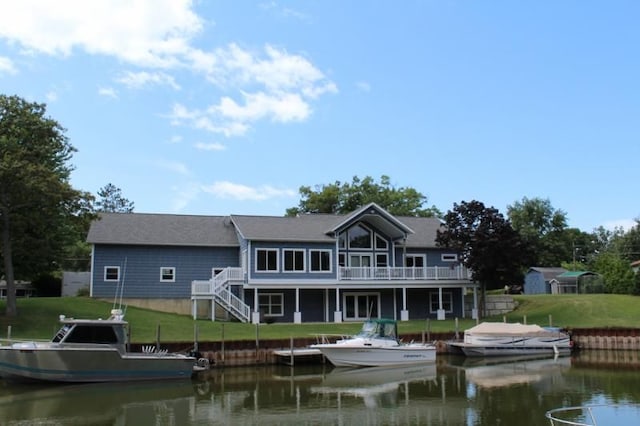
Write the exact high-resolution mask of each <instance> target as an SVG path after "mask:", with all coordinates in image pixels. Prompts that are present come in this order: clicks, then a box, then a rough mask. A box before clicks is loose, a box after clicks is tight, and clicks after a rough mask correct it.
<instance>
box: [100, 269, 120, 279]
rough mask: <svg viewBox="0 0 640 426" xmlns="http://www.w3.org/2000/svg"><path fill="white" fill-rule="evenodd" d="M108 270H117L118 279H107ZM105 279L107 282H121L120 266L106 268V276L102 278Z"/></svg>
mask: <svg viewBox="0 0 640 426" xmlns="http://www.w3.org/2000/svg"><path fill="white" fill-rule="evenodd" d="M107 269H115V270H116V271H118V278H116V279H115V280H114V279H111V278H107ZM102 278H103V279H104V281H105V282H114V283H115V282H118V281H120V267H119V266H105V267H104V275H103V277H102Z"/></svg>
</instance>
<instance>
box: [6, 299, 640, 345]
mask: <svg viewBox="0 0 640 426" xmlns="http://www.w3.org/2000/svg"><path fill="white" fill-rule="evenodd" d="M515 299H516V300H517V301H518V304H519V305H518V308H517V309H516V310H515V311H513V312H511V313H509V314H507V315H506V317H507V321H509V322H524V321H525V317H526V322H527V323H529V324H534V323H535V324H540V325H549V317H550V316H551V319H552V324H553V325H556V326H561V327H567V328H590V327H628V328H637V327H638V325H639V324H640V303H639V302H640V298H638V297H635V296H623V295H603V294H594V295H536V296H515ZM111 308H112V304H111V303H106V302H100V301H97V300H92V299H89V298H83V297H65V298H29V299H19V300H18V316H17V317H16V318H7V317H5V316H4V315H0V337H2V338H4V337H6V336H7V331H8V326H11V337H13V338H23V339H49V338H50V337H51V336H52V334H53V332H54V331H55V330H57V328H58V316H59V315H60V314H64V315H66V316H67V317H76V318H99V317H102V318H106V317H107V316H108V315H109V311H110V310H111ZM0 312H4V302H0ZM126 319H127V321H129V323H130V326H131V331H132V332H131V340H132V341H133V342H136V343H147V342H154V341H155V340H156V332H157V329H158V326H159V327H160V340H161V341H165V342H192V341H193V340H194V330H195V328H196V325H197V329H198V341H200V342H206V341H220V340H222V339H223V333H224V340H225V341H230V340H253V339H255V338H256V333H258V334H259V337H260V339H288V338H290V337H310V336H313V335H317V334H352V333H354V332H356V331H358V330H359V329H360V324H359V323H342V324H335V323H306V324H279V323H274V324H262V325H260V326H259V327H256V326H255V325H253V324H241V323H237V322H221V321H215V322H212V321H209V320H198V321H193V319H191V317H189V316H184V315H175V314H166V313H161V312H156V311H151V310H146V309H139V308H133V307H129V308H127V310H126ZM502 319H503V317H502V316H500V317H494V318H485V319H484V320H488V321H502ZM474 324H475V321H472V320H470V319H466V320H460V321H459V323H458V329H459V330H460V331H462V330H464V329H465V328H469V327H471V326H473V325H474ZM398 327H399V332H400V334H407V333H421V332H423V331H430V332H451V331H455V327H456V325H455V321H454V320H453V319H450V320H445V321H435V320H431V321H428V322H427V321H425V320H412V321H406V322H400V323H399V326H398Z"/></svg>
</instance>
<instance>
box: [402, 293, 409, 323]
mask: <svg viewBox="0 0 640 426" xmlns="http://www.w3.org/2000/svg"><path fill="white" fill-rule="evenodd" d="M400 321H409V310H408V309H407V288H406V287H403V288H402V310H401V311H400Z"/></svg>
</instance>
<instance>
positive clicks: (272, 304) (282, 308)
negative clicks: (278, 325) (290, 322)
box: [258, 293, 284, 318]
mask: <svg viewBox="0 0 640 426" xmlns="http://www.w3.org/2000/svg"><path fill="white" fill-rule="evenodd" d="M263 296H268V297H269V304H268V305H267V306H268V309H269V312H264V316H266V317H272V318H273V317H283V316H284V293H259V294H258V310H259V311H260V312H261V313H262V308H263V307H264V305H260V298H261V297H263ZM273 296H278V297H280V303H279V304H276V303H272V300H271V298H272V297H273ZM274 305H279V306H280V312H281V313H279V314H273V313H271V307H272V306H274Z"/></svg>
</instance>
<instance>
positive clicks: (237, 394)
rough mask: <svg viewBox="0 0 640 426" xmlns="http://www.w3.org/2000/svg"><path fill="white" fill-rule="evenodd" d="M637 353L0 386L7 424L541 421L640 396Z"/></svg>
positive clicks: (485, 425)
mask: <svg viewBox="0 0 640 426" xmlns="http://www.w3.org/2000/svg"><path fill="white" fill-rule="evenodd" d="M633 359H638V357H637V355H635V354H628V355H623V354H620V353H615V354H612V355H611V356H610V357H609V356H607V355H606V353H605V354H602V353H598V354H593V353H583V354H579V355H577V356H574V357H562V358H557V359H553V358H548V359H500V360H499V361H500V362H496V360H483V359H465V358H462V357H438V362H437V364H435V365H434V364H426V365H421V366H411V367H409V368H378V367H375V368H363V369H334V368H332V367H331V366H329V365H313V366H296V367H294V368H292V367H288V366H266V367H256V368H227V369H213V370H211V371H209V372H207V373H206V374H203V375H201V376H200V378H199V379H197V380H193V381H167V382H161V383H158V382H154V383H136V384H101V385H77V386H75V385H72V386H36V385H29V386H15V385H8V384H4V383H2V382H0V383H2V386H1V387H0V424H2V425H33V424H47V425H50V424H54V425H80V424H82V425H205V424H207V425H209V424H215V425H225V424H246V425H252V424H255V425H257V424H260V425H270V424H278V425H287V424H313V425H319V424H331V425H351V424H358V425H360V424H368V425H401V424H402V425H404V424H428V425H431V426H448V425H455V426H459V425H462V426H495V425H512V424H517V425H518V426H529V425H530V426H533V425H535V426H538V425H543V424H548V423H547V420H546V419H545V418H544V414H545V413H546V412H547V411H548V410H550V409H553V408H557V407H561V406H577V405H583V404H589V403H591V404H595V403H597V404H602V403H622V404H626V403H630V402H638V401H640V389H639V388H638V387H637V383H638V379H640V368H638V367H639V365H638V364H635V365H634V364H633V363H630V360H633ZM623 368H624V370H623Z"/></svg>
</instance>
